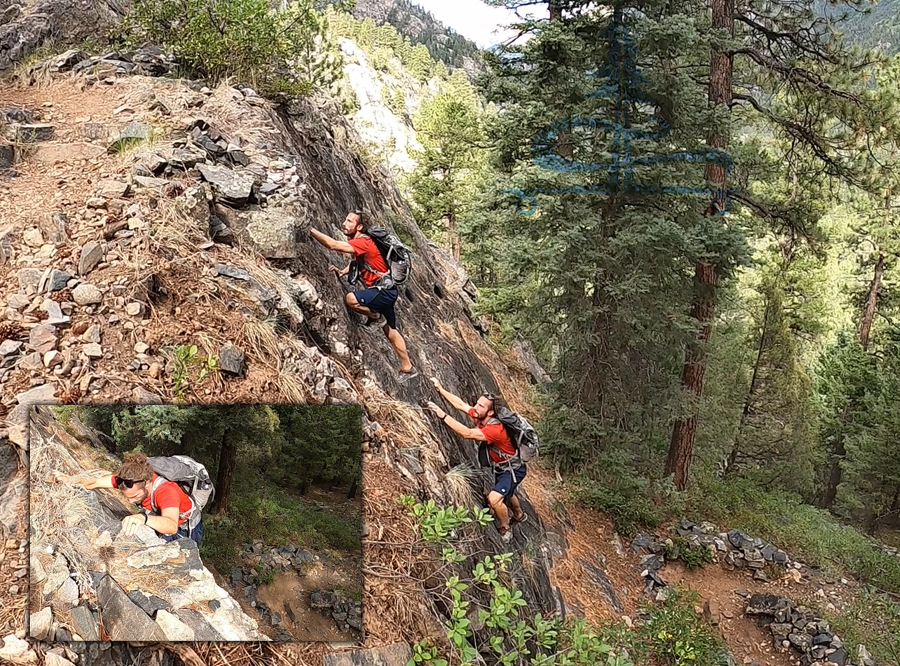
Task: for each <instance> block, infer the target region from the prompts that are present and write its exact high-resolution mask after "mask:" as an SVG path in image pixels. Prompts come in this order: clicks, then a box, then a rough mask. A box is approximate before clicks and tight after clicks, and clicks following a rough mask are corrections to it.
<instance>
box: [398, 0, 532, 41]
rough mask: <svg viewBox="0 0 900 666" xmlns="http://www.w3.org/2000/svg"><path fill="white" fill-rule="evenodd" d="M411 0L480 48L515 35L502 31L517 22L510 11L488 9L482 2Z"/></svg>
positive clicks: (474, 0)
mask: <svg viewBox="0 0 900 666" xmlns="http://www.w3.org/2000/svg"><path fill="white" fill-rule="evenodd" d="M414 1H415V4H417V5H419V6H420V7H422V8H423V9H425V10H427V11H429V12H431V13H432V15H434V17H435V18H436V19H437V20H438V21H440V22H441V23H443V24H444V25H446V26H447V27H449V28H453V29H454V30H455V31H456V32H458V33H459V34H461V35H462V36H464V37H468V38H469V39H471V40H472V41H473V42H475V43H476V44H478V46H479V47H481V48H487V47H489V46H492V45H494V44H498V43H500V42H502V41H504V40H505V39H509V38H510V37H514V36H515V34H516V33H515V32H514V31H512V30H506V29H503V28H502V26H504V25H508V24H510V23H513V22H515V21H517V20H518V19H517V18H516V15H515V12H513V11H511V10H509V9H505V8H502V7H491V6H489V5H486V4H484V3H483V2H481V0H414Z"/></svg>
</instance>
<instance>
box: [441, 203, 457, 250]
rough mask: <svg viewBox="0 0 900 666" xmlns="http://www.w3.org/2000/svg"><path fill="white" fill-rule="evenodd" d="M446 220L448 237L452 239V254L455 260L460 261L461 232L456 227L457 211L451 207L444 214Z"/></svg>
mask: <svg viewBox="0 0 900 666" xmlns="http://www.w3.org/2000/svg"><path fill="white" fill-rule="evenodd" d="M444 220H445V221H446V222H447V237H448V238H449V239H450V252H451V253H452V254H453V258H454V259H456V260H457V261H459V231H458V229H457V226H456V211H454V210H453V208H452V207H451V208H450V210H449V211H447V212H446V213H444Z"/></svg>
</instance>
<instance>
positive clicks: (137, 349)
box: [134, 342, 150, 354]
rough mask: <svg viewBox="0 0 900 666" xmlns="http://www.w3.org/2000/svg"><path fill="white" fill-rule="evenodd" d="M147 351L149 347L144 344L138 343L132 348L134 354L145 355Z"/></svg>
mask: <svg viewBox="0 0 900 666" xmlns="http://www.w3.org/2000/svg"><path fill="white" fill-rule="evenodd" d="M149 349H150V345H148V344H147V343H146V342H138V343H137V344H136V345H135V346H134V353H135V354H146V353H147V350H149Z"/></svg>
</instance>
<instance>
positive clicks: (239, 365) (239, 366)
mask: <svg viewBox="0 0 900 666" xmlns="http://www.w3.org/2000/svg"><path fill="white" fill-rule="evenodd" d="M219 367H220V368H221V369H222V371H223V372H228V373H230V374H233V375H240V374H241V373H242V372H243V371H244V352H243V351H242V350H241V349H239V348H238V347H235V346H234V345H233V344H231V343H230V342H226V343H225V344H224V345H222V348H221V349H220V350H219Z"/></svg>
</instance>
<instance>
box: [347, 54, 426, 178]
mask: <svg viewBox="0 0 900 666" xmlns="http://www.w3.org/2000/svg"><path fill="white" fill-rule="evenodd" d="M340 47H341V53H343V54H344V58H345V62H346V63H347V64H345V65H344V73H345V74H346V75H347V79H348V80H349V82H350V86H351V88H352V89H353V92H354V94H355V95H356V99H357V101H358V102H359V107H360V108H359V111H357V112H356V115H355V116H354V118H353V124H354V126H355V128H356V130H357V131H358V132H359V134H360V136H361V137H362V138H363V139H365V140H366V141H368V142H369V143H370V144H372V145H374V146H379V147H382V148H384V147H387V148H388V150H386V155H385V157H386V158H387V160H388V163H389V164H390V165H391V166H392V167H396V168H397V169H399V170H401V171H406V172H409V171H412V170H413V169H414V168H415V166H416V163H415V161H414V160H413V159H412V157H410V151H411V150H422V144H420V143H419V142H418V141H417V140H416V133H415V131H414V130H413V128H412V123H411V122H410V121H409V120H408V119H407V118H406V117H398V116H397V115H395V114H394V112H393V111H392V110H391V109H390V108H388V106H387V100H385V99H384V95H383V94H382V78H383V76H384V75H383V74H382V73H380V72H376V71H375V69H374V68H373V67H372V66H371V65H370V64H369V61H368V59H367V58H366V55H365V53H363V51H362V49H360V48H359V47H358V46H357V45H356V44H355V43H354V42H352V41H351V40H349V39H341V40H340ZM391 79H392V83H394V84H395V85H397V86H399V87H400V89H401V90H402V91H403V93H404V95H405V96H406V97H407V98H412V99H408V103H409V107H410V109H414V108H416V107H417V106H418V102H419V100H418V96H417V95H415V93H414V90H415V88H412V87H410V86H409V85H408V82H400V81H396V80H394V79H393V77H391ZM416 87H417V86H416ZM407 115H408V114H404V116H407ZM391 146H393V149H390V147H391Z"/></svg>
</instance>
